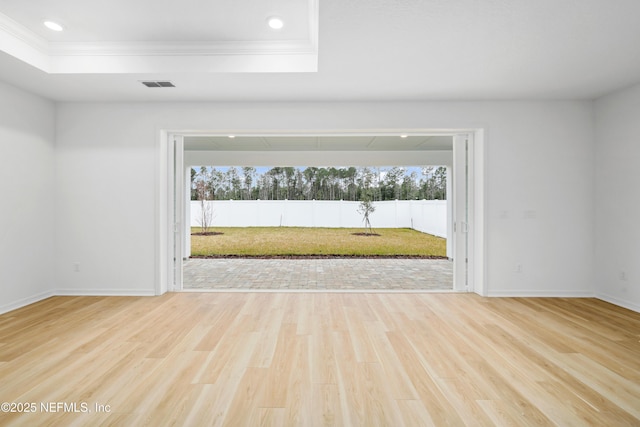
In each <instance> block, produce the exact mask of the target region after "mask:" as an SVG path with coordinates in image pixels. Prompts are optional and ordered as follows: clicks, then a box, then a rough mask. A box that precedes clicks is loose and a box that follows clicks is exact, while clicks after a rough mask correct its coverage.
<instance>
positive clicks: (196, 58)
mask: <svg viewBox="0 0 640 427" xmlns="http://www.w3.org/2000/svg"><path fill="white" fill-rule="evenodd" d="M308 4H309V14H308V20H309V22H308V25H309V34H308V38H307V39H305V40H268V41H266V40H256V41H217V42H211V41H194V42H175V41H166V42H136V41H133V42H49V41H47V40H46V39H44V38H42V37H40V36H38V35H37V34H36V33H34V32H33V31H31V30H29V29H28V28H26V27H25V26H23V25H21V24H20V23H18V22H16V21H14V20H13V19H11V18H9V17H8V16H6V15H4V14H2V13H0V50H2V51H4V52H6V53H8V54H9V55H12V56H14V57H16V58H17V59H20V60H21V61H24V62H26V63H28V64H30V65H32V66H34V67H36V68H38V69H40V70H42V71H44V72H46V73H51V74H64V73H102V74H110V73H165V72H176V71H179V72H203V73H213V72H225V73H229V72H231V73H233V72H238V73H245V72H316V71H317V68H318V17H319V7H318V0H308Z"/></svg>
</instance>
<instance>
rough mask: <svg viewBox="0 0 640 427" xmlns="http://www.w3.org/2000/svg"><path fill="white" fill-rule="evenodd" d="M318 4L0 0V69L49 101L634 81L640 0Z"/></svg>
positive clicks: (574, 90)
mask: <svg viewBox="0 0 640 427" xmlns="http://www.w3.org/2000/svg"><path fill="white" fill-rule="evenodd" d="M318 1H319V0H217V1H215V2H211V1H210V2H205V1H202V0H182V1H180V2H169V1H161V2H159V1H158V0H153V1H152V0H136V1H131V0H92V1H91V2H87V1H84V0H56V1H51V0H29V1H24V0H0V14H1V15H0V80H2V81H6V82H8V83H11V84H14V85H16V86H18V87H22V88H24V89H26V90H28V91H31V92H34V93H37V94H39V95H42V96H45V97H47V98H50V99H53V100H56V101H396V100H403V101H421V100H488V99H491V100H513V99H593V98H596V97H599V96H601V95H603V94H606V93H609V92H611V91H613V90H616V89H620V88H623V87H626V86H630V85H632V84H635V83H638V82H640V43H638V40H640V25H638V22H639V18H640V2H639V1H637V0H614V1H611V0H562V1H558V0H536V1H529V0H322V2H321V4H318ZM272 15H279V16H281V17H282V18H283V19H284V21H285V26H284V28H283V29H282V30H279V31H273V30H271V29H269V28H268V27H267V26H266V19H267V17H268V16H272ZM46 19H51V20H57V21H59V22H60V23H61V24H63V25H64V26H65V31H64V32H62V33H52V32H50V31H49V30H47V29H45V28H44V27H43V26H42V21H43V20H46ZM141 80H170V81H172V82H173V83H174V84H175V86H176V87H175V88H147V87H145V86H143V85H141V84H140V81H141Z"/></svg>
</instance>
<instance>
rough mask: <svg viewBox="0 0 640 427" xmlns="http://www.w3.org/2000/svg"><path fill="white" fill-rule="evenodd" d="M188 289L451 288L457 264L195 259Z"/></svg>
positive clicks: (188, 270) (187, 270)
mask: <svg viewBox="0 0 640 427" xmlns="http://www.w3.org/2000/svg"><path fill="white" fill-rule="evenodd" d="M183 283H184V288H185V289H279V290H282V289H313V290H322V289H327V290H337V289H344V290H451V289H452V288H453V262H451V261H449V260H441V259H398V258H394V259H386V258H382V259H381V258H321V259H256V258H219V259H199V258H191V259H189V260H186V261H185V262H184V279H183Z"/></svg>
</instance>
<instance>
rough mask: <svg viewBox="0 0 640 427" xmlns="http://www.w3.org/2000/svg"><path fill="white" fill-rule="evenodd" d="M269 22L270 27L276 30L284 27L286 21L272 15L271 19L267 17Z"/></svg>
mask: <svg viewBox="0 0 640 427" xmlns="http://www.w3.org/2000/svg"><path fill="white" fill-rule="evenodd" d="M267 23H268V24H269V27H271V28H272V29H274V30H279V29H281V28H282V27H284V21H283V20H282V19H281V18H278V17H277V16H272V17H270V18H269V19H267Z"/></svg>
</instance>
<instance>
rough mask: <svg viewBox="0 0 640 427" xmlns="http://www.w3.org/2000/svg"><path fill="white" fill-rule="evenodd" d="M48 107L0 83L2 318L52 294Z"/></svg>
mask: <svg viewBox="0 0 640 427" xmlns="http://www.w3.org/2000/svg"><path fill="white" fill-rule="evenodd" d="M54 135H55V110H54V105H53V103H52V102H48V101H45V100H44V99H42V98H39V97H37V96H35V95H31V94H29V93H26V92H23V91H21V90H19V89H16V88H14V87H12V86H9V85H7V84H4V83H2V82H0V313H3V312H6V311H9V310H12V309H14V308H17V307H20V306H23V305H26V304H29V303H31V302H34V301H37V300H39V299H42V298H45V297H47V296H50V295H52V294H53V290H54V287H55V284H54V278H53V257H52V254H53V241H54V220H53V214H54V202H55V201H54V197H53V192H54V184H53V182H54V160H53V159H54Z"/></svg>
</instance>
